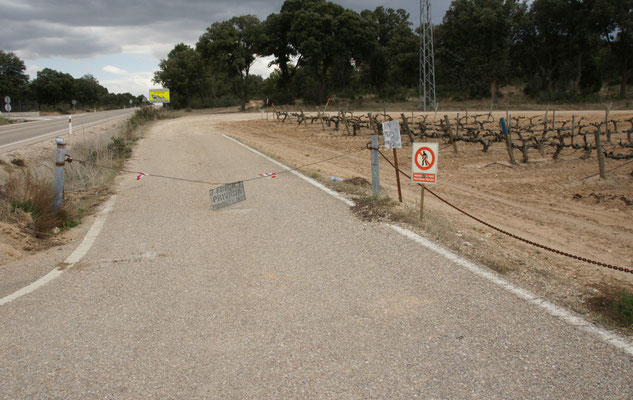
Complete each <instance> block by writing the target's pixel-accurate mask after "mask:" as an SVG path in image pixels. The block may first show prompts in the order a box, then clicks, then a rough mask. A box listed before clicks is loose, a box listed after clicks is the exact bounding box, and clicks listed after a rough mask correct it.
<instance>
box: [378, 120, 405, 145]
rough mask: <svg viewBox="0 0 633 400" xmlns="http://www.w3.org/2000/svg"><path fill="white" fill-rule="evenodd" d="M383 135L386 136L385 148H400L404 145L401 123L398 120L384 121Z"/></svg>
mask: <svg viewBox="0 0 633 400" xmlns="http://www.w3.org/2000/svg"><path fill="white" fill-rule="evenodd" d="M382 136H383V137H384V138H385V149H399V148H401V147H402V140H401V138H400V123H399V122H398V121H387V122H383V123H382Z"/></svg>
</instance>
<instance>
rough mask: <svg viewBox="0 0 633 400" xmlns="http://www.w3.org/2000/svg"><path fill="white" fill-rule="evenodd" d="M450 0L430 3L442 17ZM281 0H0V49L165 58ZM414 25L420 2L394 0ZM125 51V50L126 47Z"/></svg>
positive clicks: (360, 0)
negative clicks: (220, 24) (218, 26)
mask: <svg viewBox="0 0 633 400" xmlns="http://www.w3.org/2000/svg"><path fill="white" fill-rule="evenodd" d="M383 1H384V0H373V1H372V0H340V1H336V2H337V3H339V4H341V5H342V6H344V7H347V8H351V9H354V10H356V11H360V10H363V9H374V8H376V7H377V6H379V5H381V3H382V2H383ZM449 1H450V0H441V2H440V3H438V4H434V5H433V7H434V8H433V19H434V21H435V22H440V21H441V17H442V16H443V14H444V12H445V10H446V8H448V4H449ZM282 4H283V0H273V1H270V0H246V1H243V0H237V1H235V0H233V1H230V0H220V1H209V0H180V1H173V0H109V1H104V0H0V9H2V13H1V14H0V26H2V27H3V33H2V35H0V49H3V50H6V51H15V52H16V53H18V54H19V55H20V56H21V57H23V58H27V59H38V58H47V57H62V58H90V57H93V56H96V55H104V54H115V53H120V52H122V51H124V50H129V49H135V48H138V49H143V51H144V52H147V53H151V54H152V55H154V56H156V57H157V58H162V57H165V56H166V54H167V52H168V51H169V49H171V48H173V46H174V45H175V44H176V43H178V42H185V43H189V44H193V43H195V42H196V41H197V39H198V37H199V36H200V35H201V34H202V33H204V30H205V29H206V28H207V27H208V26H209V25H210V24H212V23H213V22H215V21H221V20H225V19H229V18H231V17H232V16H235V15H244V14H254V15H257V16H258V17H259V18H260V19H265V18H266V17H267V16H268V15H269V14H270V13H273V12H278V11H279V10H280V8H281V5H282ZM385 7H391V8H404V9H405V10H407V11H408V12H409V14H410V15H411V20H412V22H414V25H415V24H417V20H418V13H419V9H418V7H419V2H417V1H411V0H408V1H407V0H393V1H391V2H389V3H388V4H385ZM128 52H129V51H128Z"/></svg>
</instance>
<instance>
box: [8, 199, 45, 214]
mask: <svg viewBox="0 0 633 400" xmlns="http://www.w3.org/2000/svg"><path fill="white" fill-rule="evenodd" d="M10 204H11V211H15V210H16V209H19V210H22V211H24V212H25V213H27V214H31V216H32V217H33V219H37V217H39V216H40V214H41V213H42V209H41V207H39V206H37V205H35V204H34V203H33V200H30V199H29V200H12V201H11V202H10Z"/></svg>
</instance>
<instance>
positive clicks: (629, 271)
mask: <svg viewBox="0 0 633 400" xmlns="http://www.w3.org/2000/svg"><path fill="white" fill-rule="evenodd" d="M367 148H368V149H369V150H376V151H378V153H379V154H380V155H381V156H382V158H384V159H385V160H387V162H388V163H389V164H391V166H392V167H394V168H396V166H395V164H394V163H393V162H391V160H390V159H389V158H387V156H385V155H384V154H383V153H382V152H381V151H380V149H378V148H375V147H371V144H369V145H367ZM397 171H398V172H399V173H401V174H402V175H404V176H406V177H407V178H409V179H411V176H410V175H408V174H407V173H405V172H404V171H402V170H401V169H400V168H397ZM417 185H418V186H422V185H421V184H419V183H417ZM425 190H426V191H427V192H429V193H430V194H431V195H432V196H434V197H435V198H437V199H438V200H440V201H441V202H443V203H445V204H446V205H448V206H449V207H451V208H453V209H455V210H457V211H459V212H460V213H462V214H464V215H466V216H467V217H469V218H472V219H473V220H475V221H477V222H479V223H480V224H483V225H485V226H487V227H488V228H490V229H493V230H495V231H497V232H500V233H502V234H504V235H506V236H509V237H511V238H513V239H516V240H518V241H520V242H523V243H527V244H529V245H531V246H534V247H538V248H540V249H543V250H547V251H549V252H552V253H555V254H559V255H561V256H565V257H568V258H572V259H574V260H578V261H583V262H586V263H589V264H593V265H597V266H599V267H604V268H609V269H612V270H616V271H621V272H626V273H629V274H633V269H629V268H624V267H619V266H617V265H611V264H607V263H603V262H600V261H595V260H592V259H589V258H585V257H580V256H577V255H574V254H571V253H567V252H564V251H561V250H557V249H554V248H551V247H547V246H545V245H542V244H539V243H536V242H533V241H531V240H528V239H525V238H522V237H520V236H517V235H515V234H513V233H510V232H507V231H505V230H503V229H501V228H498V227H496V226H494V225H492V224H490V223H488V222H486V221H484V220H482V219H481V218H478V217H475V216H474V215H472V214H470V213H468V212H466V211H464V210H462V209H461V208H459V207H457V206H456V205H454V204H452V203H450V202H449V201H448V200H446V199H444V198H442V197H441V196H440V195H438V194H437V193H435V192H433V191H431V190H430V189H425Z"/></svg>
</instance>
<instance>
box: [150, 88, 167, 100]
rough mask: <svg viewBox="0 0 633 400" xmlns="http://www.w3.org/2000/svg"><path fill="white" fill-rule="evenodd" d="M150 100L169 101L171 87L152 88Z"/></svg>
mask: <svg viewBox="0 0 633 400" xmlns="http://www.w3.org/2000/svg"><path fill="white" fill-rule="evenodd" d="M149 101H150V102H151V103H169V89H150V90H149Z"/></svg>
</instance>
